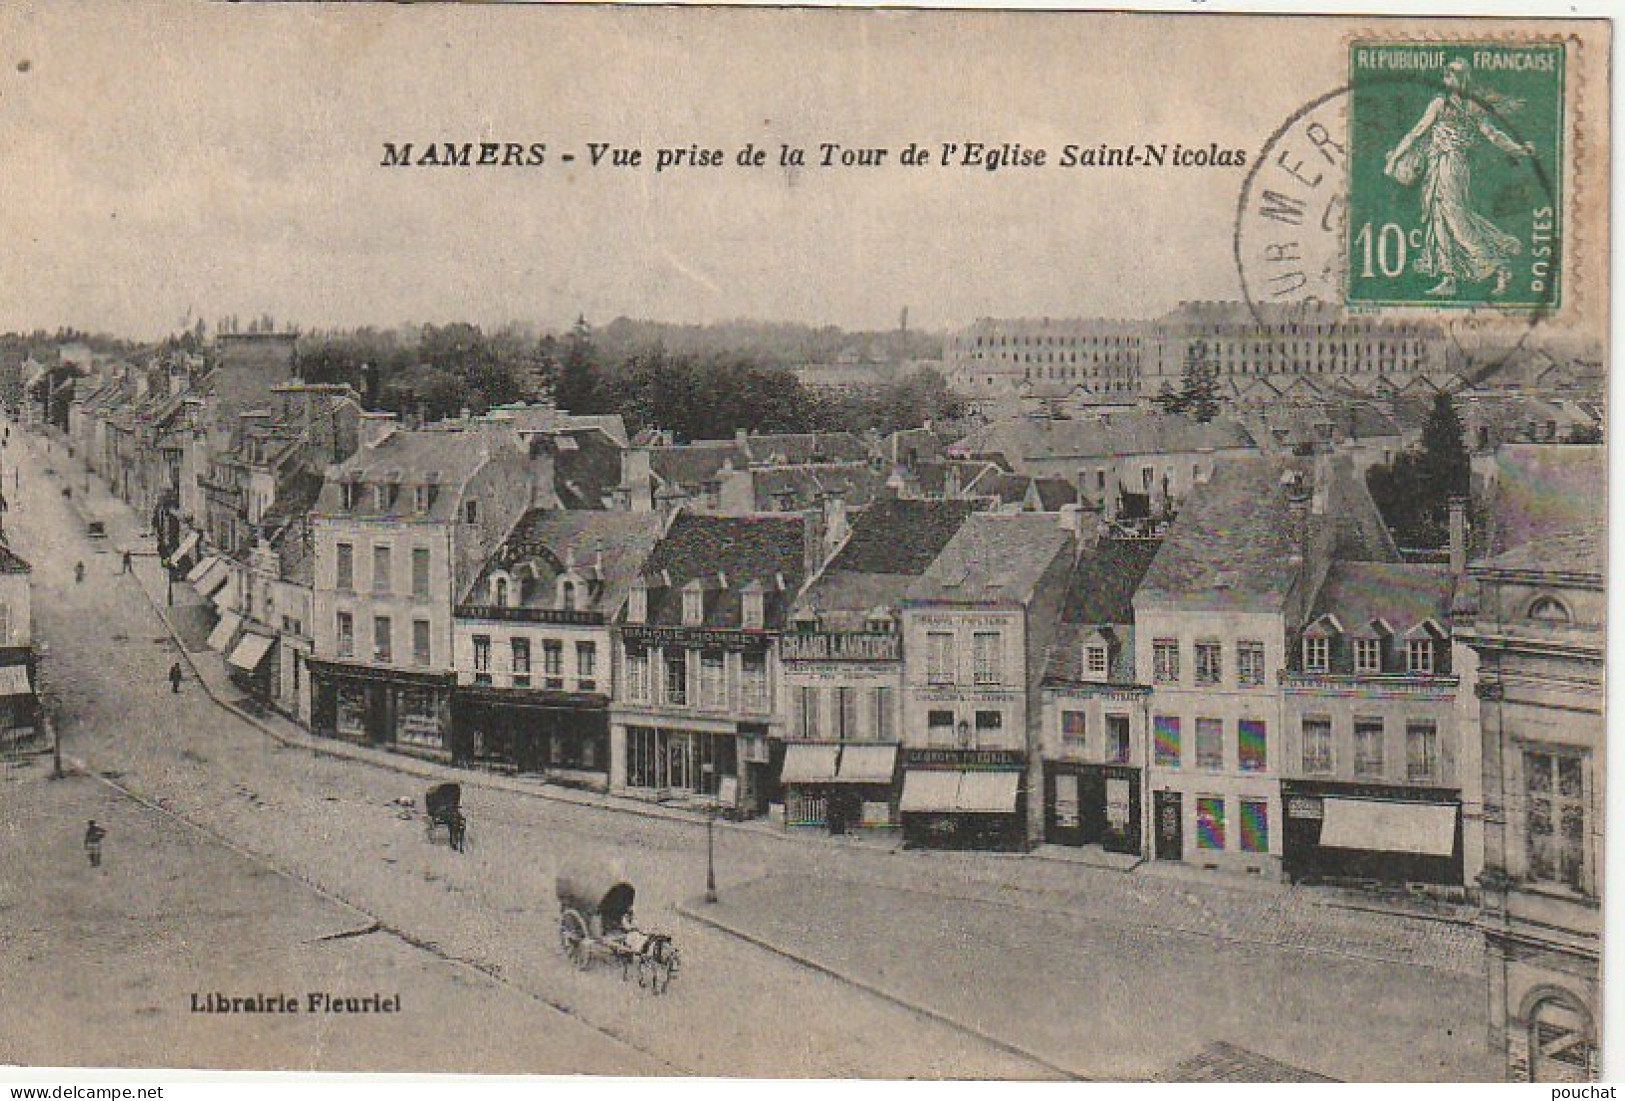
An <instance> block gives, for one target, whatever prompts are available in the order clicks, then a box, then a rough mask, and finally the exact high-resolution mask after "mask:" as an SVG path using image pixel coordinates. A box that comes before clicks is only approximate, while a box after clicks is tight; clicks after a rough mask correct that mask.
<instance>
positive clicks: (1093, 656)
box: [1083, 642, 1109, 680]
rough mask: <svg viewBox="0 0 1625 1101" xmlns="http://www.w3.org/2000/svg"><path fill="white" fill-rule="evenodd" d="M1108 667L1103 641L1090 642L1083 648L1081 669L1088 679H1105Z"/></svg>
mask: <svg viewBox="0 0 1625 1101" xmlns="http://www.w3.org/2000/svg"><path fill="white" fill-rule="evenodd" d="M1108 668H1109V666H1108V663H1107V654H1106V644H1105V643H1103V642H1091V643H1089V644H1088V645H1087V646H1085V647H1084V648H1083V671H1084V673H1085V675H1087V676H1088V677H1089V679H1090V680H1105V679H1106V672H1107V670H1108Z"/></svg>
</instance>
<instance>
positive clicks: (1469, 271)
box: [1234, 44, 1563, 382]
mask: <svg viewBox="0 0 1625 1101" xmlns="http://www.w3.org/2000/svg"><path fill="white" fill-rule="evenodd" d="M1406 48H1407V49H1409V44H1407V47H1406ZM1474 48H1475V47H1474V46H1473V45H1472V44H1452V45H1451V48H1450V49H1442V48H1435V47H1434V45H1433V44H1428V45H1427V46H1426V47H1423V46H1422V45H1421V44H1417V49H1418V51H1419V52H1418V53H1417V55H1416V60H1417V61H1418V62H1427V63H1429V64H1428V67H1427V68H1425V69H1423V70H1420V71H1418V70H1415V69H1412V70H1406V71H1397V72H1396V71H1383V72H1375V73H1367V74H1365V75H1363V76H1361V77H1359V78H1358V79H1357V80H1355V81H1354V82H1353V83H1350V84H1345V85H1343V86H1341V87H1338V88H1335V89H1332V90H1331V91H1328V92H1326V93H1325V94H1323V95H1320V96H1317V97H1315V98H1314V99H1311V100H1309V101H1308V102H1306V103H1305V104H1303V105H1302V106H1301V107H1299V108H1298V109H1297V110H1295V111H1294V112H1292V114H1291V115H1289V116H1288V117H1287V118H1286V119H1285V121H1283V122H1282V124H1281V125H1280V126H1279V127H1278V128H1277V129H1276V130H1275V132H1274V133H1272V134H1271V135H1270V137H1269V139H1268V140H1267V141H1266V142H1265V143H1264V145H1263V147H1262V149H1261V151H1260V155H1259V156H1258V157H1257V158H1256V159H1255V160H1254V161H1253V164H1252V167H1251V169H1250V170H1249V172H1248V174H1247V177H1246V179H1245V180H1244V182H1243V184H1242V187H1241V192H1240V195H1239V198H1238V202H1237V209H1236V223H1235V233H1234V250H1235V262H1236V270H1237V274H1238V276H1239V278H1240V281H1241V288H1242V294H1243V298H1244V300H1245V301H1246V304H1247V307H1248V310H1249V311H1250V312H1251V314H1252V317H1253V320H1254V322H1255V323H1256V324H1257V325H1259V326H1260V328H1268V329H1276V328H1278V327H1280V326H1292V325H1294V324H1298V325H1323V324H1327V323H1338V322H1345V321H1350V322H1352V321H1356V320H1363V321H1366V322H1368V323H1370V324H1386V325H1392V326H1394V327H1396V329H1398V330H1400V332H1399V333H1398V334H1397V335H1398V336H1400V337H1401V338H1403V339H1404V340H1408V341H1410V345H1409V346H1411V347H1413V348H1415V349H1421V348H1423V347H1424V346H1426V345H1429V344H1431V343H1433V342H1435V341H1440V342H1443V345H1444V348H1445V354H1444V357H1443V358H1444V360H1445V362H1437V361H1436V360H1437V357H1434V358H1429V357H1428V356H1427V354H1426V353H1425V352H1422V351H1416V352H1415V353H1413V355H1412V356H1411V358H1409V359H1407V358H1406V357H1405V355H1404V353H1400V354H1398V355H1396V356H1395V358H1394V360H1392V361H1391V363H1392V370H1393V371H1394V372H1397V373H1399V374H1407V373H1414V372H1415V371H1417V370H1419V369H1422V368H1423V364H1424V363H1425V364H1426V366H1427V367H1428V368H1432V369H1435V370H1437V371H1440V372H1445V373H1450V374H1458V373H1459V374H1463V375H1465V376H1466V378H1467V380H1468V381H1470V382H1476V381H1478V380H1480V379H1484V378H1487V377H1489V376H1491V375H1493V374H1495V373H1496V372H1497V371H1498V370H1499V369H1500V368H1501V367H1502V366H1503V365H1504V364H1505V363H1506V362H1507V361H1508V360H1509V359H1510V358H1511V357H1512V356H1514V355H1515V354H1516V353H1517V352H1518V350H1519V349H1520V348H1521V347H1523V345H1524V344H1525V342H1526V341H1527V340H1528V339H1529V336H1530V334H1531V332H1532V331H1533V330H1534V329H1535V328H1536V327H1538V326H1539V325H1541V324H1542V323H1543V322H1545V321H1547V320H1549V319H1551V318H1553V317H1554V316H1555V315H1556V311H1557V309H1558V305H1559V302H1560V296H1561V286H1562V282H1561V276H1562V259H1563V237H1562V231H1561V227H1562V208H1561V196H1562V186H1561V178H1560V176H1561V165H1562V160H1561V157H1562V145H1561V143H1562V137H1563V128H1562V118H1561V111H1562V105H1563V104H1562V90H1561V80H1560V72H1561V59H1560V58H1559V59H1558V61H1557V69H1558V73H1559V78H1558V80H1557V81H1556V82H1555V89H1554V90H1553V91H1552V92H1551V93H1549V94H1547V95H1546V96H1545V97H1544V99H1541V98H1540V95H1539V93H1541V92H1542V90H1543V86H1542V85H1540V84H1535V83H1532V82H1531V81H1529V80H1528V79H1526V80H1525V86H1527V87H1530V88H1532V89H1533V92H1534V93H1535V94H1534V95H1530V96H1528V101H1526V100H1520V99H1516V98H1514V97H1512V96H1510V95H1506V94H1502V93H1498V92H1497V91H1496V90H1495V89H1494V88H1493V87H1492V86H1491V84H1492V82H1491V81H1489V80H1485V81H1484V82H1483V83H1482V84H1477V83H1473V82H1472V81H1471V80H1470V78H1469V77H1468V76H1464V75H1462V74H1463V73H1464V71H1465V70H1466V68H1467V66H1468V62H1467V61H1464V60H1462V58H1463V57H1464V56H1465V57H1474V60H1475V62H1476V63H1477V64H1480V65H1484V66H1486V67H1489V66H1492V65H1493V64H1494V63H1495V62H1496V61H1497V60H1498V58H1499V57H1500V55H1499V54H1496V53H1494V52H1493V51H1490V50H1488V49H1487V48H1486V49H1480V50H1479V51H1478V53H1477V55H1476V57H1475V55H1474V54H1473V53H1472V51H1473V50H1474ZM1534 48H1535V47H1534V46H1531V47H1530V49H1531V50H1533V49H1534ZM1540 48H1541V49H1555V50H1558V51H1560V50H1561V45H1560V44H1540ZM1395 50H1396V55H1397V56H1400V57H1401V60H1409V59H1408V57H1407V55H1404V54H1398V52H1397V51H1398V47H1396V48H1395ZM1356 53H1358V51H1356ZM1549 83H1550V82H1549ZM1537 100H1538V101H1537ZM1531 101H1537V102H1531ZM1351 116H1352V117H1351ZM1537 123H1538V124H1537ZM1381 366H1382V365H1381V363H1380V362H1379V363H1378V364H1377V365H1376V366H1375V369H1376V370H1378V371H1380V370H1381Z"/></svg>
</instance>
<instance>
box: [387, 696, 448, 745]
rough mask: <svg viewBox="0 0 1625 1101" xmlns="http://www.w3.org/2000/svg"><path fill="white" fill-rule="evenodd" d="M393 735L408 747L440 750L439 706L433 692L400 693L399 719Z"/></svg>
mask: <svg viewBox="0 0 1625 1101" xmlns="http://www.w3.org/2000/svg"><path fill="white" fill-rule="evenodd" d="M395 734H396V737H397V738H398V739H399V740H400V741H402V742H405V743H406V744H408V745H420V746H426V747H428V748H431V749H438V748H440V746H441V744H442V741H443V739H442V737H441V732H440V706H439V701H438V700H437V699H436V698H435V694H434V693H433V692H422V691H416V690H413V691H407V692H402V693H401V717H400V721H399V723H398V725H397V728H396V732H395Z"/></svg>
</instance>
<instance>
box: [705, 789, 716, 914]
mask: <svg viewBox="0 0 1625 1101" xmlns="http://www.w3.org/2000/svg"><path fill="white" fill-rule="evenodd" d="M716 827H717V815H716V812H715V811H712V812H711V813H710V814H708V815H707V816H706V818H705V901H707V902H715V901H716V900H717V842H716Z"/></svg>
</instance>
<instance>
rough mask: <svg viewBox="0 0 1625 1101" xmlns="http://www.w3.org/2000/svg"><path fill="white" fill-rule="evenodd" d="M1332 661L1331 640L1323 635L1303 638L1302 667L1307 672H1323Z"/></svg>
mask: <svg viewBox="0 0 1625 1101" xmlns="http://www.w3.org/2000/svg"><path fill="white" fill-rule="evenodd" d="M1331 663H1332V640H1331V639H1329V638H1324V637H1317V638H1306V639H1304V640H1303V668H1304V671H1305V672H1307V673H1324V672H1326V670H1327V669H1329V668H1330V667H1331Z"/></svg>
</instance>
